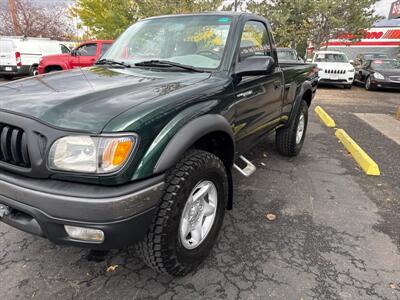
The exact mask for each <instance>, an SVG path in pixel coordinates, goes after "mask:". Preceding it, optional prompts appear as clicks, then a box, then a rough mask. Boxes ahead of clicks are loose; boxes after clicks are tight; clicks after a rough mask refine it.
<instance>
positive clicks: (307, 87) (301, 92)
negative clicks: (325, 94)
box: [286, 81, 312, 126]
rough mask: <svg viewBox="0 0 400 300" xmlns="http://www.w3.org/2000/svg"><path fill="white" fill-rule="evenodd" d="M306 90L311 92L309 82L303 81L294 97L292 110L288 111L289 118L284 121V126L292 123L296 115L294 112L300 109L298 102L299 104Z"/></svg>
mask: <svg viewBox="0 0 400 300" xmlns="http://www.w3.org/2000/svg"><path fill="white" fill-rule="evenodd" d="M307 91H311V93H312V86H311V83H310V82H308V81H306V82H304V83H303V84H302V85H301V87H300V89H299V92H298V93H297V96H296V98H295V99H294V102H293V107H292V110H291V111H290V115H289V119H288V121H287V123H286V126H290V124H292V122H293V119H294V118H295V117H296V114H297V112H298V110H299V109H300V104H301V101H302V100H303V96H304V94H305V93H306V92H307Z"/></svg>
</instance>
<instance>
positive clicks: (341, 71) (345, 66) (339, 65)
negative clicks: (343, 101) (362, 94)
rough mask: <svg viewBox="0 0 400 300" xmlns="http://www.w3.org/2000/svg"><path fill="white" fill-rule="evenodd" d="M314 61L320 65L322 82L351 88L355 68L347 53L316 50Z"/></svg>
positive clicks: (319, 73)
mask: <svg viewBox="0 0 400 300" xmlns="http://www.w3.org/2000/svg"><path fill="white" fill-rule="evenodd" d="M312 62H313V63H315V64H317V66H318V69H319V72H318V75H319V78H320V79H319V82H320V83H327V84H333V85H342V86H344V87H345V88H348V89H350V88H351V86H352V84H353V82H354V73H355V70H354V66H353V65H352V64H351V63H350V61H349V59H348V58H347V56H346V54H344V53H342V52H336V51H318V52H315V54H314V57H313V61H312Z"/></svg>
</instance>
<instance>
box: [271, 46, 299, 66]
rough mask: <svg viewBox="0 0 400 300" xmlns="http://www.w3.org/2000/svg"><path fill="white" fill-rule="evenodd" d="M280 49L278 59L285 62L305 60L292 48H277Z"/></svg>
mask: <svg viewBox="0 0 400 300" xmlns="http://www.w3.org/2000/svg"><path fill="white" fill-rule="evenodd" d="M277 51H278V59H279V61H281V62H283V61H286V62H301V63H303V62H304V60H303V59H301V58H300V57H299V56H298V55H297V51H296V50H295V49H291V48H277Z"/></svg>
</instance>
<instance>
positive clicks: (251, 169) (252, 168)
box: [233, 155, 257, 177]
mask: <svg viewBox="0 0 400 300" xmlns="http://www.w3.org/2000/svg"><path fill="white" fill-rule="evenodd" d="M239 158H240V159H241V160H242V161H243V162H245V163H246V166H245V167H244V168H243V169H242V168H240V167H239V166H238V165H237V164H234V165H233V167H234V168H235V169H236V170H238V171H239V172H240V174H242V175H244V176H246V177H250V176H251V175H252V174H253V173H254V172H255V171H256V169H257V168H256V166H255V165H253V164H252V163H251V162H250V161H249V160H248V159H246V158H245V157H244V156H242V155H241V156H240V157H239Z"/></svg>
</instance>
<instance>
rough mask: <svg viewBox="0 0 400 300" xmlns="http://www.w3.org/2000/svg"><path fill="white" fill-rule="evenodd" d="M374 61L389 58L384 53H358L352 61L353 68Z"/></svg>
mask: <svg viewBox="0 0 400 300" xmlns="http://www.w3.org/2000/svg"><path fill="white" fill-rule="evenodd" d="M374 59H389V57H388V56H387V55H386V54H384V53H377V52H371V53H360V54H358V55H357V56H356V58H355V59H354V66H356V67H357V66H361V65H362V64H364V63H365V62H366V61H369V60H374Z"/></svg>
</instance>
